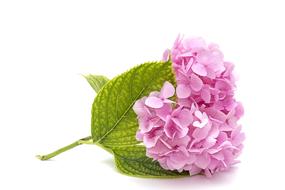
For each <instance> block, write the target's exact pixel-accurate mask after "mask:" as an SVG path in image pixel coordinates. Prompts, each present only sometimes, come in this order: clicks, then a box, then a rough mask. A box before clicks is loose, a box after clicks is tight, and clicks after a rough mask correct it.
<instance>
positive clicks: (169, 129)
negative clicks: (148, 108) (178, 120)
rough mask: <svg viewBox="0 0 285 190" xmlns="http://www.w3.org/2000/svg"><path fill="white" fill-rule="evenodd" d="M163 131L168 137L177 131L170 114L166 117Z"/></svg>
mask: <svg viewBox="0 0 285 190" xmlns="http://www.w3.org/2000/svg"><path fill="white" fill-rule="evenodd" d="M164 132H165V134H166V136H167V137H168V138H170V139H173V138H174V136H175V134H176V133H177V128H176V127H175V124H174V123H173V122H172V119H171V117H170V116H168V117H167V120H166V123H165V125H164Z"/></svg>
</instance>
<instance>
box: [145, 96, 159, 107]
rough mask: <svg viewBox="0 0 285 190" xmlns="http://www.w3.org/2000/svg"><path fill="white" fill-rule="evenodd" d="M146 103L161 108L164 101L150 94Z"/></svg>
mask: <svg viewBox="0 0 285 190" xmlns="http://www.w3.org/2000/svg"><path fill="white" fill-rule="evenodd" d="M145 104H146V105H147V106H149V107H151V108H161V107H162V106H163V101H162V100H161V99H160V98H157V97H155V96H150V97H148V98H146V100H145Z"/></svg>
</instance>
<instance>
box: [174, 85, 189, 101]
mask: <svg viewBox="0 0 285 190" xmlns="http://www.w3.org/2000/svg"><path fill="white" fill-rule="evenodd" d="M176 94H177V97H178V98H188V97H189V96H190V95H191V89H190V88H189V86H187V85H184V84H179V85H177V88H176Z"/></svg>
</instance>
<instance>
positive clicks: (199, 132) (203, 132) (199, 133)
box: [192, 125, 211, 140]
mask: <svg viewBox="0 0 285 190" xmlns="http://www.w3.org/2000/svg"><path fill="white" fill-rule="evenodd" d="M210 129H211V127H210V126H208V125H206V126H205V127H203V128H196V129H195V130H194V132H193V134H192V136H193V137H194V138H195V139H197V140H201V139H205V138H206V137H207V136H208V133H209V131H210Z"/></svg>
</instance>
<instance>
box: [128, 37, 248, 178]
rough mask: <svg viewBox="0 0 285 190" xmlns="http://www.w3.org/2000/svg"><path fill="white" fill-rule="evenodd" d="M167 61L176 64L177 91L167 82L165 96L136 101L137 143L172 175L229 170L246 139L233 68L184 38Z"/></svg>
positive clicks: (212, 49) (211, 49) (215, 51)
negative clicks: (242, 128) (169, 60)
mask: <svg viewBox="0 0 285 190" xmlns="http://www.w3.org/2000/svg"><path fill="white" fill-rule="evenodd" d="M163 57H164V58H163V59H164V60H168V59H171V61H172V63H173V69H174V72H175V75H176V83H177V86H176V89H175V88H174V86H173V85H172V84H171V83H169V82H167V81H166V82H165V83H164V85H163V87H162V89H161V91H160V92H152V93H150V94H149V96H148V97H143V98H141V99H140V100H138V101H136V103H135V104H134V106H133V109H134V111H135V113H136V114H137V117H138V121H139V130H138V132H137V136H136V137H137V139H138V140H139V141H142V142H143V143H144V145H145V146H146V149H147V152H146V153H147V156H148V157H151V158H153V159H154V160H157V161H158V162H159V163H160V165H161V166H162V167H163V168H165V169H167V170H177V171H179V172H181V171H189V173H190V174H191V175H195V174H199V173H202V174H205V175H206V176H211V175H212V174H213V173H215V172H219V171H223V170H226V169H228V168H229V167H230V166H232V165H233V164H235V163H237V162H238V161H237V160H236V158H237V157H238V155H239V154H240V153H241V150H242V148H243V145H242V142H243V140H244V133H242V132H241V126H240V125H239V124H238V123H237V122H238V120H239V119H240V117H241V116H242V115H243V107H242V105H241V103H239V102H237V101H236V100H235V98H234V90H235V77H234V75H233V72H232V71H233V64H231V63H229V62H226V61H224V59H223V54H222V52H221V51H220V50H219V47H218V46H217V45H215V44H210V45H207V44H206V43H205V41H204V40H203V39H202V38H190V39H183V38H181V37H180V36H178V38H177V39H176V41H175V43H174V46H173V48H172V49H171V50H166V52H165V53H164V56H163ZM175 95H176V101H177V102H174V101H173V100H171V97H172V96H175Z"/></svg>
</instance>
